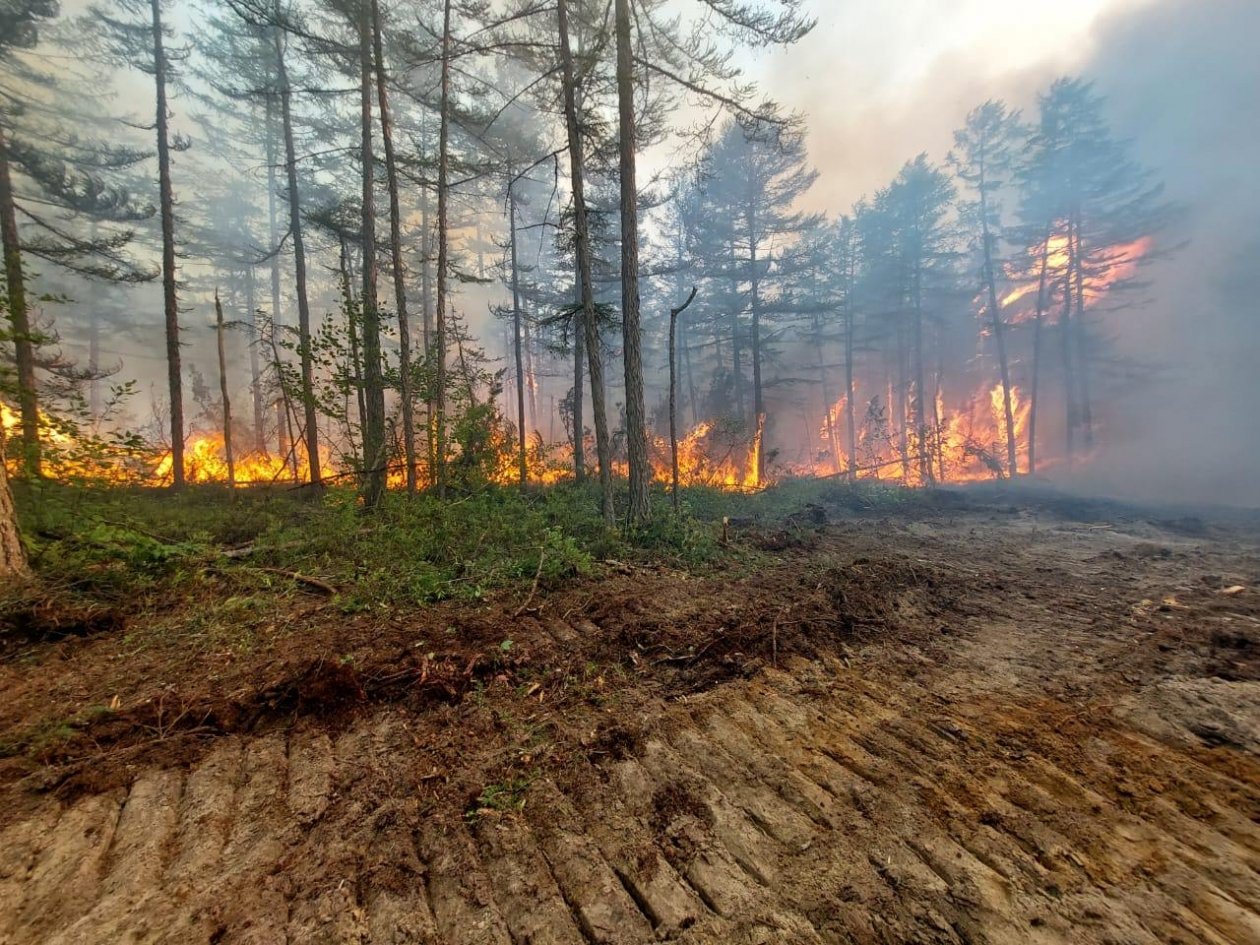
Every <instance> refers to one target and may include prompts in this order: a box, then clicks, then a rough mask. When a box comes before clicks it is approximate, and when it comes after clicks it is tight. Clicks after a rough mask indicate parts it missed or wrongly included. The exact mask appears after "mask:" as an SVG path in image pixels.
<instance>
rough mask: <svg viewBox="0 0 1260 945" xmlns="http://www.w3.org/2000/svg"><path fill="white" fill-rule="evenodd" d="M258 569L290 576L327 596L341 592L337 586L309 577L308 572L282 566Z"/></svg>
mask: <svg viewBox="0 0 1260 945" xmlns="http://www.w3.org/2000/svg"><path fill="white" fill-rule="evenodd" d="M258 570H259V571H266V572H267V573H268V574H279V575H282V576H283V577H287V578H291V579H292V580H294V581H296V582H297V583H299V584H304V585H306V586H307V587H311V588H314V589H315V590H317V591H321V592H322V593H324V594H327V595H328V596H329V597H332V596H333V595H334V594H340V593H341V592H340V591H339V590H337V588H335V587H333V586H332V585H331V584H329V583H328V582H327V581H321V580H320V579H319V578H317V577H311V576H310V575H309V574H299V573H298V572H297V571H286V570H285V569H284V568H259V569H258Z"/></svg>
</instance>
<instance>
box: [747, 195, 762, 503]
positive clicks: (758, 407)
mask: <svg viewBox="0 0 1260 945" xmlns="http://www.w3.org/2000/svg"><path fill="white" fill-rule="evenodd" d="M745 216H746V222H747V225H748V263H749V269H748V278H749V288H750V294H749V308H750V309H751V312H752V372H753V377H752V381H753V422H754V423H755V424H756V429H757V430H758V433H759V435H760V436H764V435H765V422H766V401H765V394H764V392H763V390H762V386H761V279H760V276H759V274H758V272H757V230H756V225H757V217H756V211H755V209H754V208H753V205H752V203H751V202H750V203H749V205H748V210H747V213H746V215H745ZM759 446H760V444H759ZM756 471H757V485H761V484H762V483H763V482H765V478H766V451H765V450H763V449H760V448H758V449H757V470H756Z"/></svg>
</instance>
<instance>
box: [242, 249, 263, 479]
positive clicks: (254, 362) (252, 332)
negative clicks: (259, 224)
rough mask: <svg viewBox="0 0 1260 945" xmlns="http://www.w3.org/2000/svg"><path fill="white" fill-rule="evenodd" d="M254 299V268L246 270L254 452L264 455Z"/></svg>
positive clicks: (255, 303) (260, 374)
mask: <svg viewBox="0 0 1260 945" xmlns="http://www.w3.org/2000/svg"><path fill="white" fill-rule="evenodd" d="M256 306H257V300H256V299H255V298H254V267H253V266H247V267H246V268H245V307H246V308H247V309H249V391H250V395H251V398H252V400H253V408H254V451H255V452H256V453H259V454H262V453H265V452H266V451H267V441H266V440H265V439H264V438H263V422H264V421H263V394H262V367H261V365H260V364H259V361H258V345H259V343H260V339H259V337H258V309H257V307H256Z"/></svg>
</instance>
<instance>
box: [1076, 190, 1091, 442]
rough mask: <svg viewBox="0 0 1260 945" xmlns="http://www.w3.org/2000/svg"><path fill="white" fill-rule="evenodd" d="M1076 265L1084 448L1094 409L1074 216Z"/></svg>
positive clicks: (1078, 235) (1082, 258)
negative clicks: (1091, 398)
mask: <svg viewBox="0 0 1260 945" xmlns="http://www.w3.org/2000/svg"><path fill="white" fill-rule="evenodd" d="M1071 255H1072V258H1073V259H1074V261H1075V265H1076V373H1077V377H1078V378H1079V379H1080V418H1081V433H1082V435H1083V436H1084V438H1085V449H1086V450H1089V449H1090V448H1091V447H1093V445H1094V411H1093V406H1092V404H1091V403H1090V390H1089V389H1090V383H1089V326H1088V325H1086V324H1085V250H1084V249H1083V248H1082V246H1081V219H1080V214H1079V211H1078V213H1077V217H1076V243H1075V246H1074V248H1073V249H1072V254H1071Z"/></svg>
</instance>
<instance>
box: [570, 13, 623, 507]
mask: <svg viewBox="0 0 1260 945" xmlns="http://www.w3.org/2000/svg"><path fill="white" fill-rule="evenodd" d="M556 20H557V29H558V30H559V35H560V69H561V85H562V90H561V91H562V92H563V95H564V113H565V129H566V132H567V135H568V144H569V174H570V183H571V187H572V190H573V230H574V239H575V242H576V243H577V257H578V285H579V288H580V290H581V293H582V315H581V318H582V332H583V335H584V337H585V341H586V360H587V365H588V368H589V372H590V376H591V410H592V412H593V413H594V415H595V451H596V454H597V457H598V459H599V486H600V510H601V512H602V514H603V517H604V522H605V524H607V525H612V524H613V494H612V440H611V438H610V436H609V431H608V416H607V413H606V412H605V405H604V368H603V359H602V355H601V353H600V340H599V324H598V322H597V321H596V308H595V291H594V286H593V283H592V281H591V242H590V229H589V226H588V220H587V214H586V188H585V173H586V170H585V164H584V149H583V142H582V132H581V129H580V126H579V125H578V115H577V103H576V89H575V87H574V82H575V78H574V70H573V53H572V51H571V48H570V45H569V15H568V4H567V2H566V0H557V3H556ZM577 422H579V423H580V420H579V421H577Z"/></svg>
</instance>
